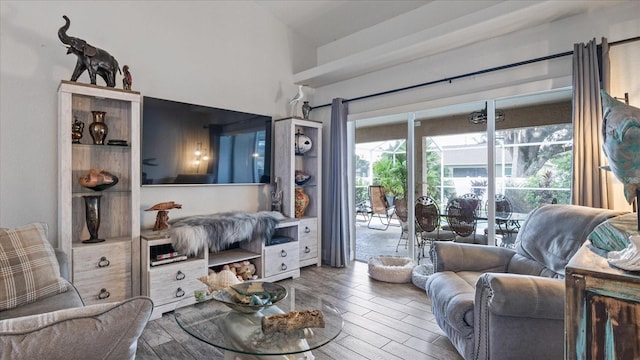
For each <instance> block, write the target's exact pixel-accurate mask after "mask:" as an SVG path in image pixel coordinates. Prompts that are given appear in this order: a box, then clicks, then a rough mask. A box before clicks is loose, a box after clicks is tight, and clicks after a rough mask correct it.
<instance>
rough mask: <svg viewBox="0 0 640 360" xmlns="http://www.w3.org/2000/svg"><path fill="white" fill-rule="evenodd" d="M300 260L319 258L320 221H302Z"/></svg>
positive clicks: (299, 230) (300, 227)
mask: <svg viewBox="0 0 640 360" xmlns="http://www.w3.org/2000/svg"><path fill="white" fill-rule="evenodd" d="M298 242H299V245H298V246H299V248H300V260H307V259H314V258H317V257H318V219H317V218H311V219H302V220H300V225H299V226H298Z"/></svg>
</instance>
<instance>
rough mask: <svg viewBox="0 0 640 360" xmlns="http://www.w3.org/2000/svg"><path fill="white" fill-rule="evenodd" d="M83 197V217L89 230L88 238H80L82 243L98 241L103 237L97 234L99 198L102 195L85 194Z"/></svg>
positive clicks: (101, 240)
mask: <svg viewBox="0 0 640 360" xmlns="http://www.w3.org/2000/svg"><path fill="white" fill-rule="evenodd" d="M83 198H84V218H85V221H86V222H87V230H89V238H88V239H86V240H82V242H83V243H89V244H91V243H99V242H103V241H104V239H100V237H99V236H98V230H100V198H102V195H85V196H83Z"/></svg>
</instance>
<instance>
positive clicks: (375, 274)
mask: <svg viewBox="0 0 640 360" xmlns="http://www.w3.org/2000/svg"><path fill="white" fill-rule="evenodd" d="M415 266H416V264H415V263H414V262H413V260H411V258H408V257H398V256H374V257H372V258H371V259H369V276H370V277H371V278H373V279H376V280H380V281H384V282H390V283H407V282H409V281H411V271H412V270H413V268H414V267H415Z"/></svg>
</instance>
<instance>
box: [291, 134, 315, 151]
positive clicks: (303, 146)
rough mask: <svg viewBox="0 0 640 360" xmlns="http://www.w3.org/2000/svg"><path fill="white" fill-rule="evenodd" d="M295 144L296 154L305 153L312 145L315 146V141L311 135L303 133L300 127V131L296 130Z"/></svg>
mask: <svg viewBox="0 0 640 360" xmlns="http://www.w3.org/2000/svg"><path fill="white" fill-rule="evenodd" d="M294 145H295V150H296V155H304V154H305V153H306V152H307V151H309V150H311V147H312V146H313V142H312V141H311V138H310V137H308V136H307V135H305V134H303V133H302V131H301V130H300V129H298V132H296V139H295V144H294Z"/></svg>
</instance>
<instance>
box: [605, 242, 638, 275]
mask: <svg viewBox="0 0 640 360" xmlns="http://www.w3.org/2000/svg"><path fill="white" fill-rule="evenodd" d="M607 260H608V261H609V264H611V265H613V266H615V267H618V268H620V269H623V270H627V271H640V235H633V236H629V246H627V247H626V248H624V249H623V250H620V251H609V253H608V254H607Z"/></svg>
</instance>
